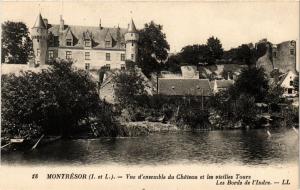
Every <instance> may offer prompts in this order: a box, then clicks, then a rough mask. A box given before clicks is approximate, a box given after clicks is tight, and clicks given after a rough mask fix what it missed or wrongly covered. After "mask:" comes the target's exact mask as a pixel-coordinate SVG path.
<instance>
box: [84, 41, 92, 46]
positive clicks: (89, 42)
mask: <svg viewBox="0 0 300 190" xmlns="http://www.w3.org/2000/svg"><path fill="white" fill-rule="evenodd" d="M84 46H85V47H91V46H92V42H91V40H85V41H84Z"/></svg>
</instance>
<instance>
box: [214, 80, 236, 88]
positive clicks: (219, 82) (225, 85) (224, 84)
mask: <svg viewBox="0 0 300 190" xmlns="http://www.w3.org/2000/svg"><path fill="white" fill-rule="evenodd" d="M216 83H217V87H218V88H229V87H230V86H231V85H233V80H216Z"/></svg>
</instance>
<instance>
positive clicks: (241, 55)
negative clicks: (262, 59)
mask: <svg viewBox="0 0 300 190" xmlns="http://www.w3.org/2000/svg"><path fill="white" fill-rule="evenodd" d="M236 53H237V55H236V56H237V59H238V60H239V61H242V62H243V63H245V64H247V65H250V64H252V63H253V62H252V57H253V52H252V51H251V49H250V47H249V46H248V45H246V44H242V45H241V46H240V47H238V49H237V52H236Z"/></svg>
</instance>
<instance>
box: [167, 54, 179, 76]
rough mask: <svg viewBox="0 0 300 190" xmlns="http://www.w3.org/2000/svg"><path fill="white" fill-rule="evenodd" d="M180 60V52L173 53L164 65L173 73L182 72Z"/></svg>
mask: <svg viewBox="0 0 300 190" xmlns="http://www.w3.org/2000/svg"><path fill="white" fill-rule="evenodd" d="M180 60H181V57H180V55H179V54H175V55H171V56H170V57H169V58H168V60H167V62H166V63H165V65H164V69H165V70H168V71H170V72H172V73H180Z"/></svg>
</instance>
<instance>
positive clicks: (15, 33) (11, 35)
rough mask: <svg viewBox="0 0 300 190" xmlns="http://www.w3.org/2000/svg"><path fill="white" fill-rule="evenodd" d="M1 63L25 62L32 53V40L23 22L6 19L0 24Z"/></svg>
mask: <svg viewBox="0 0 300 190" xmlns="http://www.w3.org/2000/svg"><path fill="white" fill-rule="evenodd" d="M1 28H2V37H1V42H2V43H1V49H2V55H1V63H4V62H5V59H7V62H8V63H15V64H26V63H27V62H28V57H29V56H30V55H31V54H32V41H31V39H30V37H29V31H28V28H27V26H26V25H25V24H24V23H23V22H11V21H6V22H4V23H3V24H2V25H1Z"/></svg>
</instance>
